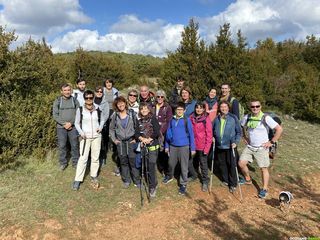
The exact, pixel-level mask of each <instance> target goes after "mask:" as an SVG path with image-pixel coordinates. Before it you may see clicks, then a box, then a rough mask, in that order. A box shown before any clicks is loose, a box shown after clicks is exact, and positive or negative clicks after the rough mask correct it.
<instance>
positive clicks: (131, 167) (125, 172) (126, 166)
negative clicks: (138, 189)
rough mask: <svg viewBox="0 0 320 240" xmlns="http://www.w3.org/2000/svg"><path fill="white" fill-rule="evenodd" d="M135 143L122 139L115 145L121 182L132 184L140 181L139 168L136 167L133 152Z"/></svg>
mask: <svg viewBox="0 0 320 240" xmlns="http://www.w3.org/2000/svg"><path fill="white" fill-rule="evenodd" d="M135 146H136V144H135V143H130V142H129V141H122V142H121V143H119V144H118V145H117V153H118V157H119V160H120V170H121V171H120V172H121V178H122V181H123V182H126V183H131V178H132V180H133V183H134V184H137V183H140V181H139V178H140V176H139V175H140V174H139V170H138V169H137V168H136V164H135V161H136V153H135V152H134V148H135Z"/></svg>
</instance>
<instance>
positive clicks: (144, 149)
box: [141, 145, 150, 202]
mask: <svg viewBox="0 0 320 240" xmlns="http://www.w3.org/2000/svg"><path fill="white" fill-rule="evenodd" d="M146 152H147V147H146V146H145V145H144V146H143V147H141V156H142V161H141V166H143V167H141V168H142V169H143V171H142V172H141V176H142V177H141V178H142V182H143V186H144V190H145V191H146V195H147V199H148V202H150V193H149V176H148V173H149V172H148V166H147V165H146ZM144 172H146V176H145V175H144ZM146 179H147V180H146Z"/></svg>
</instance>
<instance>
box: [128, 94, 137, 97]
mask: <svg viewBox="0 0 320 240" xmlns="http://www.w3.org/2000/svg"><path fill="white" fill-rule="evenodd" d="M129 96H130V97H137V95H135V94H129Z"/></svg>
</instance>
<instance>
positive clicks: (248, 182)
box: [239, 178, 252, 185]
mask: <svg viewBox="0 0 320 240" xmlns="http://www.w3.org/2000/svg"><path fill="white" fill-rule="evenodd" d="M239 184H241V185H251V184H252V180H251V178H250V179H249V180H247V179H244V178H241V179H239Z"/></svg>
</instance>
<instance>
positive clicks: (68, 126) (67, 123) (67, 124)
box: [63, 122, 72, 130]
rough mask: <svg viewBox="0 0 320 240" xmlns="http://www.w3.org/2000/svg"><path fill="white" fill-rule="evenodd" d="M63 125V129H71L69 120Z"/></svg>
mask: <svg viewBox="0 0 320 240" xmlns="http://www.w3.org/2000/svg"><path fill="white" fill-rule="evenodd" d="M63 127H64V128H65V129H67V130H71V129H72V124H71V122H66V123H65V124H64V125H63Z"/></svg>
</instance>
